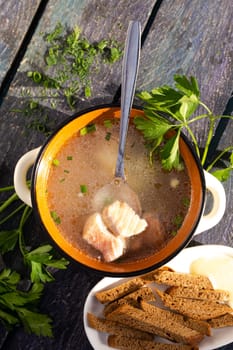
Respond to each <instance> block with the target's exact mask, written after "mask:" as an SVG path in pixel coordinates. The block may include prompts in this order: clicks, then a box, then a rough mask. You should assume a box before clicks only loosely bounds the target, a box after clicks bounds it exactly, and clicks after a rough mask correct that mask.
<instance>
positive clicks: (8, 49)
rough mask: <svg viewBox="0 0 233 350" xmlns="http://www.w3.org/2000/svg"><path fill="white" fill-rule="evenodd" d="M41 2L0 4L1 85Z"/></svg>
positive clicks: (36, 0) (27, 1) (2, 2)
mask: <svg viewBox="0 0 233 350" xmlns="http://www.w3.org/2000/svg"><path fill="white" fill-rule="evenodd" d="M39 4H40V0H18V1H14V0H9V1H1V2H0V23H1V26H0V85H1V83H2V81H3V79H4V77H5V75H6V73H7V71H8V70H9V68H10V66H11V64H12V62H13V60H14V58H15V56H16V54H17V52H18V50H19V48H20V45H21V43H22V41H23V39H24V37H25V34H26V33H27V31H28V27H29V25H30V24H31V21H32V19H33V17H34V15H35V13H36V11H37V9H38V6H39Z"/></svg>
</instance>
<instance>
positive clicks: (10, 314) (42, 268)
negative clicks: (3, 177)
mask: <svg viewBox="0 0 233 350" xmlns="http://www.w3.org/2000/svg"><path fill="white" fill-rule="evenodd" d="M9 191H10V193H11V194H10V195H9V196H8V198H7V199H6V198H5V199H4V200H3V202H2V204H0V215H1V216H0V224H1V225H4V224H5V223H6V222H7V221H10V219H12V218H13V217H14V216H15V215H16V214H17V215H18V214H19V213H20V212H21V215H20V217H19V223H18V226H17V225H16V227H14V228H12V229H2V230H1V231H0V254H1V255H2V257H3V259H4V257H5V255H6V254H7V255H9V254H12V255H13V256H14V254H15V252H16V250H19V251H20V253H21V260H22V263H23V264H24V266H25V271H29V272H28V276H26V277H25V276H21V275H20V274H19V273H18V272H17V271H14V270H12V269H11V268H10V267H9V266H6V265H7V264H6V265H5V266H4V267H3V269H2V270H1V272H0V320H1V322H2V323H3V324H4V325H5V326H6V327H7V328H8V329H11V328H12V327H14V326H18V325H23V326H24V329H25V330H26V331H27V332H29V333H34V334H36V335H39V336H49V337H51V336H52V319H51V318H50V317H49V316H48V315H45V314H42V313H40V311H39V302H40V299H41V296H42V293H43V289H44V284H45V283H47V282H50V281H53V280H54V277H53V274H52V271H53V270H54V269H65V268H66V267H67V265H68V261H67V260H66V259H64V258H60V257H57V256H56V252H55V251H54V250H53V247H52V246H51V245H49V244H44V245H41V246H39V247H37V248H35V249H31V248H29V247H27V246H26V244H25V237H24V235H25V233H24V226H25V224H26V223H27V221H28V219H29V217H30V216H31V213H32V209H31V208H30V207H28V206H27V205H25V204H22V203H21V202H20V201H19V199H18V196H17V195H16V193H15V192H14V187H13V186H8V187H3V188H1V189H0V193H1V194H2V195H4V194H6V193H8V192H9ZM12 192H13V193H12ZM4 197H5V196H4ZM17 217H18V216H17ZM25 273H26V272H25ZM25 278H27V279H29V282H30V288H29V290H27V291H22V290H20V284H21V283H22V281H23V280H24V279H25Z"/></svg>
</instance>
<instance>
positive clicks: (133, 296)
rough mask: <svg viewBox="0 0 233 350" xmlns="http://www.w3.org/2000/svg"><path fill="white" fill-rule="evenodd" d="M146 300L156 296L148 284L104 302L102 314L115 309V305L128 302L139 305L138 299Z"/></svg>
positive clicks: (152, 299)
mask: <svg viewBox="0 0 233 350" xmlns="http://www.w3.org/2000/svg"><path fill="white" fill-rule="evenodd" d="M141 299H143V300H146V301H155V300H156V297H155V294H154V293H153V291H152V289H151V288H150V287H149V286H145V287H144V286H143V287H141V288H139V289H137V290H136V291H135V292H132V293H129V294H127V295H126V296H124V297H122V298H120V299H117V300H115V301H113V302H111V303H109V304H106V305H105V306H104V310H103V314H104V316H106V315H107V314H109V313H110V312H112V311H113V310H115V309H116V308H117V307H119V306H120V305H123V304H130V305H132V306H135V307H140V300H141Z"/></svg>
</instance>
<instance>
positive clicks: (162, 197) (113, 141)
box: [46, 118, 191, 262]
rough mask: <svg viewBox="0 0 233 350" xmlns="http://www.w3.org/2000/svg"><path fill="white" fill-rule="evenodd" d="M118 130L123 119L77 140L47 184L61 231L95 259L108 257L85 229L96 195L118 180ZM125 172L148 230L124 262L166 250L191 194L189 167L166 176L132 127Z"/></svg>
mask: <svg viewBox="0 0 233 350" xmlns="http://www.w3.org/2000/svg"><path fill="white" fill-rule="evenodd" d="M119 127H120V126H119V120H118V119H107V120H106V118H105V120H104V119H98V120H97V121H96V122H95V124H92V125H89V126H88V127H86V128H84V129H82V130H81V131H80V132H78V133H76V134H75V135H73V136H72V137H71V138H70V139H69V140H68V141H67V142H66V143H65V144H64V145H63V146H62V148H61V149H60V150H59V151H58V153H57V155H56V159H53V160H52V166H51V168H50V172H49V176H48V181H47V193H46V196H47V200H48V205H49V210H50V213H51V216H52V217H53V219H54V221H55V222H56V224H57V225H58V227H59V230H60V231H61V233H62V235H63V236H64V238H65V239H66V240H67V241H69V242H70V244H72V245H73V246H75V247H77V248H78V249H81V250H83V251H85V252H86V253H88V254H89V255H90V256H91V257H93V259H103V257H102V255H101V253H100V251H98V250H96V249H95V248H93V247H92V246H91V245H89V244H88V243H87V242H86V241H85V240H84V239H83V237H82V233H83V227H84V224H85V222H86V220H87V218H88V217H89V216H90V215H91V214H93V212H94V209H93V197H94V195H95V193H96V191H97V190H98V189H99V188H101V187H102V186H104V185H106V184H107V183H110V182H111V181H112V179H113V178H114V172H115V165H116V159H117V151H118V142H119ZM125 173H126V178H127V182H128V184H129V185H130V187H131V188H132V189H133V190H134V191H135V192H136V193H137V194H138V196H139V200H140V203H141V207H142V217H143V218H145V219H146V221H147V223H148V227H147V228H146V230H145V231H144V232H143V233H141V234H139V235H137V236H132V237H130V238H128V240H127V246H126V249H125V253H124V254H123V256H122V257H120V258H119V259H118V261H119V262H120V261H124V262H125V261H134V260H138V259H140V258H145V257H146V256H148V255H151V254H153V253H154V252H155V251H157V250H159V249H161V247H162V246H164V245H166V243H167V242H168V240H170V239H172V238H173V237H174V235H175V234H176V232H177V230H178V229H179V227H180V226H181V224H182V221H183V219H184V217H185V215H186V213H187V211H188V207H189V201H190V193H191V190H190V182H189V177H188V174H187V172H186V169H185V168H184V169H183V170H181V171H174V170H173V171H170V172H167V171H164V170H163V169H161V163H160V161H159V159H154V162H153V164H152V165H151V164H150V163H149V159H148V151H147V149H146V147H145V141H144V138H143V135H142V134H141V133H140V132H139V131H138V130H137V129H136V128H135V126H134V125H133V123H131V124H130V125H129V131H128V135H127V143H126V151H125Z"/></svg>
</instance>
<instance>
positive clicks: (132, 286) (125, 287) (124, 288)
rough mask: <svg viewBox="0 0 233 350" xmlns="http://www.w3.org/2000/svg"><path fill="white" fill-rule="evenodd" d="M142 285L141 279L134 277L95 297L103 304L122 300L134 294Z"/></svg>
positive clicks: (96, 294)
mask: <svg viewBox="0 0 233 350" xmlns="http://www.w3.org/2000/svg"><path fill="white" fill-rule="evenodd" d="M144 284H145V282H144V281H143V280H142V279H141V278H138V277H135V278H133V279H130V280H128V281H126V282H122V283H121V284H119V285H117V286H116V287H113V288H109V289H106V290H103V291H100V292H96V293H95V296H96V298H97V299H98V301H99V302H100V303H102V304H105V303H109V302H112V301H114V300H117V299H119V298H122V297H124V296H125V295H127V294H129V293H131V292H134V291H135V290H137V289H138V288H140V287H142V286H143V285H144Z"/></svg>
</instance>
